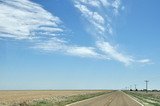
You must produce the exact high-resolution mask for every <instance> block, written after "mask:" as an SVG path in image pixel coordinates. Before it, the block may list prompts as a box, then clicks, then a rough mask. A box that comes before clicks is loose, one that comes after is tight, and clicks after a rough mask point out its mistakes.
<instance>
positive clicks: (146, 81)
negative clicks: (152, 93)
mask: <svg viewBox="0 0 160 106" xmlns="http://www.w3.org/2000/svg"><path fill="white" fill-rule="evenodd" d="M148 82H149V81H148V80H145V83H146V89H145V90H146V93H147V92H148Z"/></svg>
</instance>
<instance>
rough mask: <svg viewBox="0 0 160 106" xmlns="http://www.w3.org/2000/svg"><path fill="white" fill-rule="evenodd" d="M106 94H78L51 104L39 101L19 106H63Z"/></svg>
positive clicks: (48, 101)
mask: <svg viewBox="0 0 160 106" xmlns="http://www.w3.org/2000/svg"><path fill="white" fill-rule="evenodd" d="M106 93H110V92H108V91H106V92H97V93H91V94H82V95H81V94H79V95H74V96H69V97H64V98H63V99H62V100H59V101H56V102H53V101H51V100H41V101H36V102H32V103H30V104H28V105H27V104H26V105H21V106H65V105H67V104H71V103H74V102H77V101H82V100H85V99H89V98H93V97H96V96H100V95H103V94H106Z"/></svg>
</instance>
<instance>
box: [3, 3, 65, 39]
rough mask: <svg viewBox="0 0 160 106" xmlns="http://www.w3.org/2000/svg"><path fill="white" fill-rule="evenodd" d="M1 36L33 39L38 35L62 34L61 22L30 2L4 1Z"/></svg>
mask: <svg viewBox="0 0 160 106" xmlns="http://www.w3.org/2000/svg"><path fill="white" fill-rule="evenodd" d="M0 21H1V24H0V33H1V34H0V36H1V37H12V38H16V39H32V38H34V37H35V36H37V35H38V34H40V35H43V34H45V33H48V34H54V33H59V32H62V31H63V29H62V28H61V27H60V25H61V20H60V19H59V18H58V17H56V16H54V15H52V14H51V13H49V12H48V11H46V10H44V9H43V8H42V6H41V5H38V4H36V3H33V2H31V1H28V0H2V1H1V3H0Z"/></svg>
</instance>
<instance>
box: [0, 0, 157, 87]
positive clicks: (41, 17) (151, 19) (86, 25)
mask: <svg viewBox="0 0 160 106" xmlns="http://www.w3.org/2000/svg"><path fill="white" fill-rule="evenodd" d="M159 3H160V1H158V0H155V1H146V0H136V1H135V0H64V1H60V0H50V1H44V0H32V1H31V0H30V1H28V0H7V1H6V0H1V1H0V22H1V24H0V73H1V74H0V89H122V88H125V87H129V86H130V85H132V86H133V85H134V84H137V87H138V88H139V89H143V88H144V87H145V85H144V84H145V83H144V80H149V81H150V82H149V88H150V89H160V83H159V80H160V72H159V66H160V62H159V61H160V59H159V52H160V48H159V45H160V43H159V39H160V36H159V35H160V30H159V28H160V24H159V23H160V22H159V21H160V20H159V19H160V14H159V13H158V11H159V10H160V7H159Z"/></svg>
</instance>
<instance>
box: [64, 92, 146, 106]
mask: <svg viewBox="0 0 160 106" xmlns="http://www.w3.org/2000/svg"><path fill="white" fill-rule="evenodd" d="M67 106H143V105H142V104H140V103H138V102H137V101H136V100H134V99H133V98H131V97H129V96H128V95H127V94H125V93H123V92H122V91H115V92H112V93H109V94H105V95H102V96H98V97H95V98H92V99H88V100H84V101H80V102H77V103H73V104H70V105H67Z"/></svg>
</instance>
